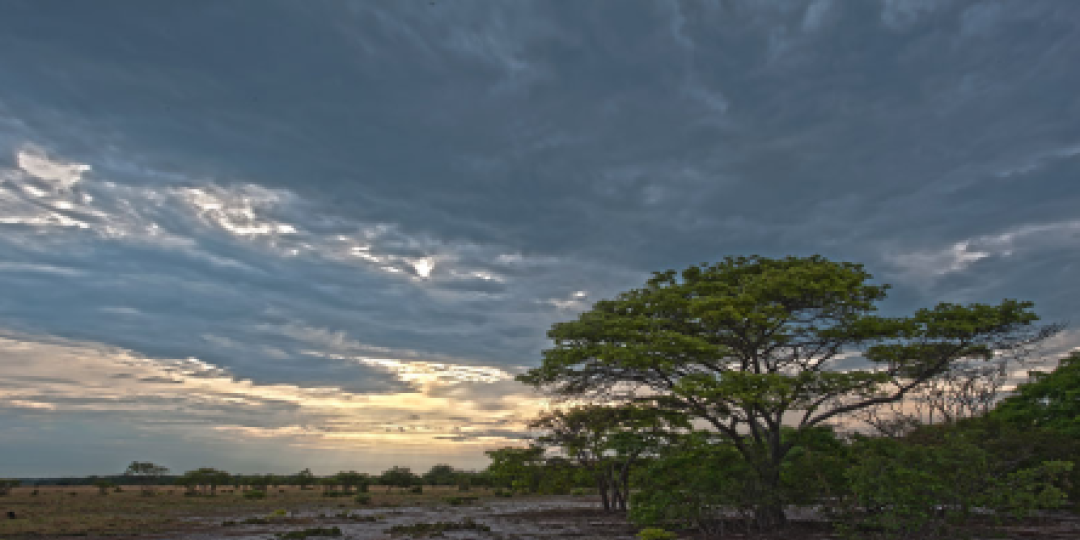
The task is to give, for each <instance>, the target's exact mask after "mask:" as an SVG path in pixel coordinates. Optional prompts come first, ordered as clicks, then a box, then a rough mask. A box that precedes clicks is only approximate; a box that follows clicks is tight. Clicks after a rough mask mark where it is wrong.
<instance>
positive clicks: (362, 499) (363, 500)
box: [353, 493, 371, 505]
mask: <svg viewBox="0 0 1080 540" xmlns="http://www.w3.org/2000/svg"><path fill="white" fill-rule="evenodd" d="M353 501H355V502H356V504H364V505H368V504H371V495H369V494H367V493H357V494H356V496H355V497H353Z"/></svg>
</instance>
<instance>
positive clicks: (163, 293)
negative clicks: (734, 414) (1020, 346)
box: [0, 0, 1080, 427]
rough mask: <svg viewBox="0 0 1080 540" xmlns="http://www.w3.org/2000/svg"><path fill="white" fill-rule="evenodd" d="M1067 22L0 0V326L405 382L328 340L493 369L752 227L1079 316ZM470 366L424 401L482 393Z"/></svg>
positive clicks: (899, 302) (245, 365)
mask: <svg viewBox="0 0 1080 540" xmlns="http://www.w3.org/2000/svg"><path fill="white" fill-rule="evenodd" d="M1078 21H1080V5H1074V4H1073V3H1070V2H1060V1H1055V0H1046V1H1038V0H1033V1H1026V2H1003V1H991V0H987V1H960V0H957V1H945V0H942V1H924V0H906V1H905V0H887V1H886V0H882V1H878V2H872V1H867V2H841V1H830V0H816V1H806V2H780V1H777V2H766V1H749V0H747V1H714V2H710V1H705V0H702V1H700V2H652V1H649V2H645V1H643V2H626V1H622V0H617V1H607V2H602V1H601V2H569V1H567V2H513V3H481V2H468V1H463V2H437V3H434V4H432V3H430V2H427V1H415V2H414V1H399V2H393V3H371V2H344V1H341V2H339V1H311V2H270V1H267V2H259V3H253V2H240V1H213V2H210V1H197V2H184V3H183V5H182V6H181V5H179V4H177V5H173V4H163V3H149V4H148V3H142V2H134V1H122V0H115V1H102V2H92V3H72V2H62V1H54V0H33V1H29V0H27V1H13V0H9V1H7V2H4V3H3V15H2V16H0V326H3V327H6V328H11V329H15V330H18V331H22V332H28V333H32V334H34V335H38V336H43V335H55V336H61V337H64V338H70V339H78V340H86V341H92V342H96V343H105V344H109V345H114V346H118V347H123V348H126V349H131V350H135V351H139V352H140V353H142V354H146V355H149V356H153V357H159V358H186V357H196V358H199V359H201V360H204V361H206V362H209V363H210V364H212V365H214V366H220V367H221V368H223V369H226V370H228V372H229V373H230V374H232V375H233V376H235V377H238V378H242V379H251V380H254V381H256V382H258V383H263V384H275V383H291V384H298V385H307V386H312V387H338V388H342V389H344V390H347V391H351V392H357V393H393V392H401V391H406V390H411V389H414V388H415V387H416V385H417V384H418V383H416V382H415V381H413V382H409V381H404V380H402V379H401V374H400V373H395V372H393V371H392V370H388V369H387V368H386V366H382V365H379V364H372V363H364V362H362V361H355V360H354V359H355V358H361V357H362V358H388V359H396V360H402V361H428V362H441V363H444V364H447V365H494V366H502V367H504V368H507V369H510V370H513V369H517V368H519V367H520V366H524V365H531V364H535V363H536V362H537V360H538V354H539V351H540V349H542V348H543V347H544V346H545V340H544V332H545V331H546V329H547V328H548V327H549V326H550V325H551V324H552V323H553V322H555V321H559V320H564V319H566V318H569V317H572V316H574V314H575V313H577V312H579V311H580V310H582V309H585V308H586V307H587V306H588V305H589V304H590V303H591V302H593V301H595V300H597V299H600V298H605V297H610V296H612V295H613V294H615V293H616V292H618V291H620V290H624V289H626V288H628V287H632V286H637V285H639V284H640V283H641V282H642V281H643V280H644V278H645V277H646V276H647V275H648V272H650V271H654V270H663V269H667V268H678V267H684V266H686V265H688V264H693V263H698V262H703V261H714V260H716V259H718V258H720V257H722V256H724V255H729V254H751V253H760V254H765V255H773V256H779V255H786V254H797V255H806V254H811V253H823V254H825V255H827V256H829V257H832V258H836V259H843V260H853V261H859V262H865V263H866V264H867V265H868V268H869V270H870V271H871V272H873V273H874V274H875V275H876V276H878V278H880V279H881V280H883V281H887V282H891V283H894V284H895V285H896V288H895V289H894V290H893V291H892V297H893V299H892V302H891V303H890V305H889V311H892V312H906V311H908V310H910V309H911V308H913V307H916V306H924V305H928V304H933V303H936V302H937V301H939V300H953V301H985V302H994V301H998V300H1000V299H1001V298H1003V297H1010V298H1022V299H1031V300H1035V301H1036V302H1037V304H1038V311H1039V312H1040V313H1041V314H1043V315H1044V317H1045V318H1047V319H1050V320H1073V321H1075V320H1076V319H1077V317H1076V316H1075V306H1076V305H1080V290H1078V289H1077V288H1076V287H1075V284H1074V278H1072V276H1073V275H1075V274H1076V273H1077V268H1080V250H1077V246H1078V245H1080V237H1078V235H1080V214H1078V212H1077V210H1076V209H1077V208H1078V207H1080V189H1078V187H1077V186H1078V184H1077V175H1078V174H1080V122H1078V121H1077V119H1078V117H1080V97H1078V96H1080V70H1077V69H1075V68H1074V64H1075V58H1077V57H1078V56H1080V32H1077V24H1078ZM80 165H86V166H88V167H89V169H88V170H84V168H81V167H80ZM1063 336H1064V337H1062V338H1060V339H1062V340H1064V341H1061V343H1058V344H1056V345H1055V347H1056V350H1067V349H1068V348H1071V347H1075V346H1077V345H1078V344H1080V341H1077V339H1078V338H1075V333H1070V334H1064V335H1063ZM496 386H497V387H498V392H496V393H494V394H492V395H490V396H487V395H483V393H484V392H485V391H488V390H484V388H487V387H483V386H476V387H474V386H471V385H464V386H460V387H451V388H439V389H435V390H433V395H436V396H448V397H449V398H451V399H458V400H464V401H468V402H469V403H473V404H475V405H476V406H477V407H479V408H481V409H483V410H497V409H498V408H499V407H500V406H502V405H501V404H502V403H503V401H502V400H503V397H504V396H506V395H509V394H508V392H511V390H510V389H509V386H510V383H498V384H497V385H496ZM489 390H490V389H489ZM474 394H475V395H474ZM473 421H476V419H473ZM242 424H243V422H241V423H240V424H238V425H242ZM283 425H284V424H283ZM260 427H267V426H261V425H260Z"/></svg>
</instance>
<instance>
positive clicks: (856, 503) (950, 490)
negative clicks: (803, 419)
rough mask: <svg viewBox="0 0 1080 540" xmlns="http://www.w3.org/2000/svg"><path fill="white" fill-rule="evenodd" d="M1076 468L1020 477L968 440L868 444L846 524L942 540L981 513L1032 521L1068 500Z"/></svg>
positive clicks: (857, 461)
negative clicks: (1065, 484)
mask: <svg viewBox="0 0 1080 540" xmlns="http://www.w3.org/2000/svg"><path fill="white" fill-rule="evenodd" d="M1071 469H1072V463H1070V462H1060V461H1050V462H1044V463H1041V464H1038V465H1036V466H1034V467H1031V468H1026V469H1020V470H1012V471H1010V470H1009V469H1008V468H1007V467H1003V466H1002V464H1000V463H997V462H996V460H995V457H994V456H993V455H992V454H990V453H989V452H987V451H986V450H984V449H982V448H980V446H979V445H977V444H975V443H973V442H972V441H969V440H966V439H965V438H964V437H962V436H960V435H953V436H948V437H946V438H945V439H944V441H942V442H941V443H940V444H935V445H922V444H914V443H908V442H902V441H897V440H894V439H887V438H879V439H864V440H861V441H860V442H858V443H857V444H856V445H855V446H854V447H853V449H852V462H851V464H850V466H849V467H848V469H847V472H846V476H847V478H848V480H849V489H850V492H849V495H848V497H849V498H847V499H846V500H845V501H844V502H843V504H842V506H841V508H840V509H839V510H840V512H839V515H838V517H839V518H840V520H841V523H842V526H843V527H844V528H845V529H846V530H848V531H849V532H855V531H861V532H859V534H866V533H867V532H871V531H872V532H876V533H877V534H879V535H880V536H882V537H886V538H894V537H904V538H907V537H927V538H928V537H936V536H939V535H942V534H946V533H947V532H948V531H949V526H951V525H957V524H963V523H965V522H967V521H968V520H969V519H970V518H971V516H972V515H973V510H974V509H975V508H984V509H989V510H992V511H994V512H995V513H996V515H997V516H999V517H1001V516H1013V517H1024V516H1027V515H1029V514H1030V513H1031V512H1032V511H1034V510H1037V509H1041V508H1054V507H1057V506H1060V505H1061V504H1062V503H1063V502H1064V501H1065V493H1064V491H1062V490H1061V489H1060V484H1061V483H1062V481H1063V480H1064V478H1065V476H1066V474H1067V473H1068V472H1069V471H1070V470H1071Z"/></svg>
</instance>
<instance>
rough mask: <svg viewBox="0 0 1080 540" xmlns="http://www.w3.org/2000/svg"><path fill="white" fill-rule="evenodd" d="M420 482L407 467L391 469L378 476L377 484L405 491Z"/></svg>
mask: <svg viewBox="0 0 1080 540" xmlns="http://www.w3.org/2000/svg"><path fill="white" fill-rule="evenodd" d="M419 481H420V478H419V477H417V476H416V474H414V473H413V472H412V469H410V468H408V467H392V468H390V469H388V470H386V471H384V472H383V473H382V474H381V475H379V483H380V484H382V485H384V486H386V487H387V491H389V489H390V488H391V487H399V488H402V489H406V488H408V487H409V486H412V485H414V484H416V483H418V482H419Z"/></svg>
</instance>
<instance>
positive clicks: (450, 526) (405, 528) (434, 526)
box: [386, 518, 491, 538]
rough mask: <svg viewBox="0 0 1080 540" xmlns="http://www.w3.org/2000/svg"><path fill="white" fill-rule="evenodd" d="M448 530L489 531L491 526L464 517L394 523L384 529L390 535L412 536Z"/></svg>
mask: <svg viewBox="0 0 1080 540" xmlns="http://www.w3.org/2000/svg"><path fill="white" fill-rule="evenodd" d="M449 531H475V532H491V527H488V526H487V525H484V524H482V523H477V522H475V521H473V520H471V519H468V518H466V519H465V520H464V521H460V522H452V521H437V522H434V523H414V524H412V525H394V526H393V527H390V528H389V529H387V530H386V533H387V534H389V535H391V536H402V535H404V536H410V537H413V538H421V537H431V536H441V535H442V534H443V533H446V532H449Z"/></svg>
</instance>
